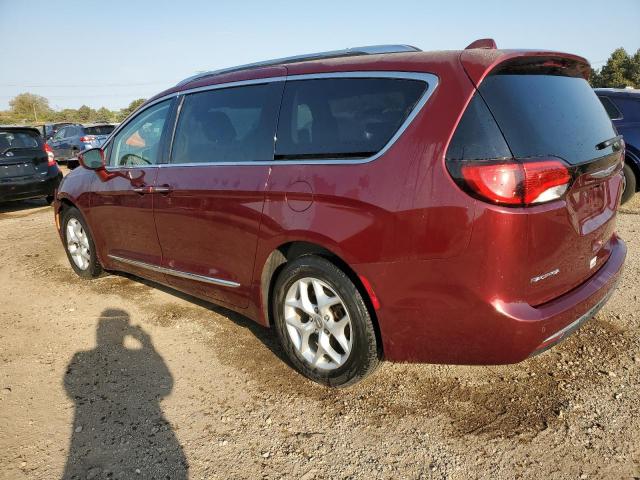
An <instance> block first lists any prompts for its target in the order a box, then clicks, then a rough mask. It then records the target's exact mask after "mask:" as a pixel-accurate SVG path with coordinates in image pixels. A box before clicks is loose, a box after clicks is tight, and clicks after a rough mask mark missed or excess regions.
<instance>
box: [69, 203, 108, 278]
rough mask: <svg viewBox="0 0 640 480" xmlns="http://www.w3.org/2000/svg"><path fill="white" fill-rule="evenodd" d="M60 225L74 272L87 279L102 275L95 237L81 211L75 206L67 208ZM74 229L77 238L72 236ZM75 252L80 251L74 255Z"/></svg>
mask: <svg viewBox="0 0 640 480" xmlns="http://www.w3.org/2000/svg"><path fill="white" fill-rule="evenodd" d="M60 225H61V227H60V228H61V229H62V240H63V244H64V249H65V252H66V253H67V258H68V259H69V263H70V264H71V268H73V270H74V272H76V273H77V274H78V276H79V277H81V278H85V279H90V278H96V277H98V276H100V274H101V273H102V265H100V262H99V261H98V256H97V255H96V247H95V244H94V243H93V238H92V237H91V233H90V231H89V229H88V228H87V223H86V221H85V219H84V217H83V216H82V214H81V213H80V211H79V210H78V209H77V208H75V207H70V208H67V209H65V210H64V211H63V212H62V221H61V223H60ZM72 231H73V232H75V233H74V234H75V238H73V237H72V236H71V232H72ZM73 246H75V249H74V248H73ZM73 252H79V253H78V254H77V255H74V253H73Z"/></svg>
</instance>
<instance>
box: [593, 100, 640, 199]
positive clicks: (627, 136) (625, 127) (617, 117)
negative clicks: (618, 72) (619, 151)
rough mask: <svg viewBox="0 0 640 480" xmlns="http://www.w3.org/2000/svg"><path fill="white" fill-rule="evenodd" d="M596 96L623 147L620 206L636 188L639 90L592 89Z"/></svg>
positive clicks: (638, 185)
mask: <svg viewBox="0 0 640 480" xmlns="http://www.w3.org/2000/svg"><path fill="white" fill-rule="evenodd" d="M595 91H596V95H598V98H600V101H601V102H602V104H603V105H604V108H605V109H606V110H607V113H608V114H609V118H611V121H612V122H613V124H614V125H615V127H616V129H617V130H618V133H620V135H622V136H623V137H624V143H625V144H626V153H625V158H624V161H625V166H624V178H625V189H624V192H623V193H622V200H621V202H622V203H625V202H626V201H628V200H629V199H630V198H631V197H632V196H633V194H634V193H636V192H637V191H638V190H639V189H640V90H633V89H620V88H596V89H595Z"/></svg>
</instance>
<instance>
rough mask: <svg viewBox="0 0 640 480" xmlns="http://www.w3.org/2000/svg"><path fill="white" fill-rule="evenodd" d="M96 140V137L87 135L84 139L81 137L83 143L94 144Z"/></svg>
mask: <svg viewBox="0 0 640 480" xmlns="http://www.w3.org/2000/svg"><path fill="white" fill-rule="evenodd" d="M95 139H96V137H95V136H94V135H85V136H84V137H80V141H81V142H86V143H88V142H93V141H94V140H95Z"/></svg>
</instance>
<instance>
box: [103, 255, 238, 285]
mask: <svg viewBox="0 0 640 480" xmlns="http://www.w3.org/2000/svg"><path fill="white" fill-rule="evenodd" d="M108 257H109V258H111V259H113V260H116V261H118V262H122V263H126V264H128V265H133V266H134V267H140V268H145V269H147V270H151V271H154V272H159V273H165V274H167V275H171V276H173V277H180V278H186V279H187V280H195V281H197V282H203V283H210V284H212V285H220V286H222V287H230V288H238V287H239V286H240V284H239V283H237V282H232V281H230V280H222V279H220V278H214V277H205V276H204V275H196V274H195V273H188V272H182V271H180V270H173V269H171V268H166V267H161V266H159V265H153V264H151V263H146V262H141V261H139V260H131V259H130V258H125V257H119V256H118V255H111V254H109V255H108Z"/></svg>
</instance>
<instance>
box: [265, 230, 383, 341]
mask: <svg viewBox="0 0 640 480" xmlns="http://www.w3.org/2000/svg"><path fill="white" fill-rule="evenodd" d="M305 255H317V256H319V257H322V258H324V259H325V260H328V261H330V262H331V263H333V264H334V265H335V266H336V267H338V268H340V269H341V270H342V271H343V272H344V273H345V275H347V277H349V280H351V281H352V282H353V284H354V285H355V286H356V288H357V289H358V291H359V292H360V295H362V298H363V300H364V302H365V304H366V305H367V309H368V310H369V315H371V320H372V323H373V327H374V329H375V334H376V338H377V340H378V345H380V348H381V349H382V338H381V335H380V326H379V324H378V316H377V312H376V309H375V308H374V306H373V301H372V299H371V295H370V294H369V291H368V289H367V287H366V286H365V285H364V283H363V280H362V278H361V277H360V276H359V275H358V274H357V273H356V271H355V270H353V268H351V266H350V265H349V264H348V263H347V262H346V261H345V260H343V259H342V258H341V257H340V256H339V255H337V254H336V253H334V252H333V251H331V250H329V249H327V248H326V247H323V246H322V245H319V244H317V243H313V242H308V241H289V242H286V243H283V244H281V245H279V246H278V247H277V248H275V249H274V250H273V251H272V252H271V253H270V254H269V256H268V257H267V260H266V261H265V263H264V265H263V267H262V274H261V277H260V304H261V308H262V314H263V316H264V319H265V322H266V324H267V325H268V326H271V325H273V319H272V318H271V317H272V313H271V308H270V306H271V301H272V298H273V288H274V285H275V283H276V279H277V278H278V275H279V274H280V272H281V271H282V269H283V268H284V267H285V265H286V264H287V263H288V262H291V261H292V260H295V259H297V258H300V257H302V256H305Z"/></svg>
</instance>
